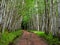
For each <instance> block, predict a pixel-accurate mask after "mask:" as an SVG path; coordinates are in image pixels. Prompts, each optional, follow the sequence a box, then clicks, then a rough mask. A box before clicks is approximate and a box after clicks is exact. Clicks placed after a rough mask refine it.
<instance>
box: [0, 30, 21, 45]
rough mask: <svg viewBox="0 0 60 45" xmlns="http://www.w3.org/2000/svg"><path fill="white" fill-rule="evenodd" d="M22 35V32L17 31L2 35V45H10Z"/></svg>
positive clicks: (0, 40) (0, 42)
mask: <svg viewBox="0 0 60 45" xmlns="http://www.w3.org/2000/svg"><path fill="white" fill-rule="evenodd" d="M21 35H22V31H21V30H19V31H16V32H11V33H8V32H5V33H4V34H2V37H1V39H0V45H8V44H9V43H10V42H12V41H13V40H14V39H15V38H16V37H17V36H21Z"/></svg>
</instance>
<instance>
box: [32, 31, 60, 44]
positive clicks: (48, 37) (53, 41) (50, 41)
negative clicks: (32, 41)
mask: <svg viewBox="0 0 60 45" xmlns="http://www.w3.org/2000/svg"><path fill="white" fill-rule="evenodd" d="M31 32H33V33H35V34H37V35H38V36H40V37H42V38H44V39H45V40H46V41H47V42H48V44H49V45H59V44H60V41H59V39H58V38H56V37H53V35H52V34H51V33H50V34H48V35H46V34H45V33H44V32H41V31H31Z"/></svg>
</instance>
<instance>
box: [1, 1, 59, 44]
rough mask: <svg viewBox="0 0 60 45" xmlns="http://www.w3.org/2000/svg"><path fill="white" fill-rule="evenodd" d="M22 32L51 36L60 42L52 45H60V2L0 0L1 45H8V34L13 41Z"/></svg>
mask: <svg viewBox="0 0 60 45" xmlns="http://www.w3.org/2000/svg"><path fill="white" fill-rule="evenodd" d="M22 30H26V31H28V32H33V31H37V33H39V32H40V31H41V32H44V34H46V35H49V34H50V35H52V36H53V38H52V39H54V38H55V39H56V38H58V39H56V43H58V42H59V43H58V44H55V43H54V44H53V42H54V41H50V42H52V44H51V43H50V42H49V43H50V45H60V41H57V40H59V37H60V0H0V40H1V41H0V42H1V43H0V45H5V44H6V45H7V44H8V42H9V41H7V42H4V39H5V38H6V36H7V34H8V37H10V36H11V35H12V37H10V38H9V39H11V38H12V39H11V41H12V40H13V38H15V37H17V36H19V35H22V33H23V31H22ZM41 32H40V33H41ZM33 33H34V32H33ZM37 35H38V34H37ZM50 35H49V36H50ZM52 36H50V38H51V37H52ZM47 37H48V36H47ZM47 37H46V38H47ZM50 38H48V39H50ZM9 39H8V40H9ZM52 39H51V40H52ZM55 39H54V40H55ZM6 40H7V38H6ZM6 40H5V41H6ZM3 43H4V44H3ZM9 43H10V42H9ZM11 45H12V44H11Z"/></svg>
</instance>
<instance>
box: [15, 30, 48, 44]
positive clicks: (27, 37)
mask: <svg viewBox="0 0 60 45" xmlns="http://www.w3.org/2000/svg"><path fill="white" fill-rule="evenodd" d="M23 32H24V33H23V35H22V37H21V38H20V39H18V40H17V42H16V43H15V44H14V45H48V44H47V43H46V42H45V41H44V40H43V39H42V38H39V37H38V36H37V35H35V34H33V33H30V32H27V31H23Z"/></svg>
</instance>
